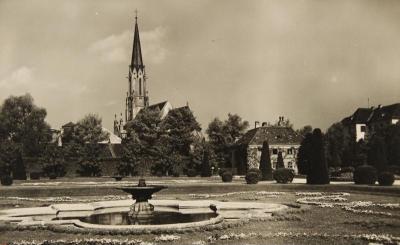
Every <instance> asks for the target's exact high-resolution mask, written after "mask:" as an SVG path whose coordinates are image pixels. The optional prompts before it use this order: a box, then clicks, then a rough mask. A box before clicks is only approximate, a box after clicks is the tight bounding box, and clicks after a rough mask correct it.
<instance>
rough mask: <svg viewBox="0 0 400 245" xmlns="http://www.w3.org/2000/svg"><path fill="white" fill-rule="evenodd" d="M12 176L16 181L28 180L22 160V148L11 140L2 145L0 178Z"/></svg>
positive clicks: (0, 145)
mask: <svg viewBox="0 0 400 245" xmlns="http://www.w3.org/2000/svg"><path fill="white" fill-rule="evenodd" d="M1 175H12V176H13V178H14V179H21V180H24V179H26V172H25V166H24V164H23V159H22V147H21V146H20V145H19V144H17V143H14V142H12V141H10V140H4V141H2V143H1V144H0V176H1Z"/></svg>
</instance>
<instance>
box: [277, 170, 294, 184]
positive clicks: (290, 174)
mask: <svg viewBox="0 0 400 245" xmlns="http://www.w3.org/2000/svg"><path fill="white" fill-rule="evenodd" d="M273 177H274V180H276V182H278V183H280V184H286V183H289V182H290V183H292V181H293V178H294V171H293V169H290V168H279V169H277V170H275V171H274V173H273Z"/></svg>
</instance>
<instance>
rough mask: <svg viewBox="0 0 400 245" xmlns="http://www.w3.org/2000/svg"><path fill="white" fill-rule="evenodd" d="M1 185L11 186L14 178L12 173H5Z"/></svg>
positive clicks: (0, 180)
mask: <svg viewBox="0 0 400 245" xmlns="http://www.w3.org/2000/svg"><path fill="white" fill-rule="evenodd" d="M0 182H1V185H5V186H9V185H12V183H13V178H12V177H11V176H10V175H3V176H1V179H0Z"/></svg>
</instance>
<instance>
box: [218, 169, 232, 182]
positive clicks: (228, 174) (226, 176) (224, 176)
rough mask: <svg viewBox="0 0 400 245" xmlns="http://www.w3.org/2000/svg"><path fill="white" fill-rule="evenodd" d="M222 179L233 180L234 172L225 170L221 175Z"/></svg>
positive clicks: (224, 180) (225, 180)
mask: <svg viewBox="0 0 400 245" xmlns="http://www.w3.org/2000/svg"><path fill="white" fill-rule="evenodd" d="M221 178H222V181H223V182H232V178H233V177H232V173H231V172H229V171H225V172H223V173H222V175H221Z"/></svg>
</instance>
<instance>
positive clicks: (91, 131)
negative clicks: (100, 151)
mask: <svg viewBox="0 0 400 245" xmlns="http://www.w3.org/2000/svg"><path fill="white" fill-rule="evenodd" d="M108 136H109V135H108V133H106V132H105V131H103V127H102V119H101V117H100V116H99V115H97V114H90V113H89V114H87V115H85V116H84V117H83V118H82V119H81V120H79V121H78V122H77V123H76V124H75V125H74V126H73V130H72V136H71V142H73V143H77V144H80V145H83V144H97V143H99V142H101V141H105V140H107V139H108Z"/></svg>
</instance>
